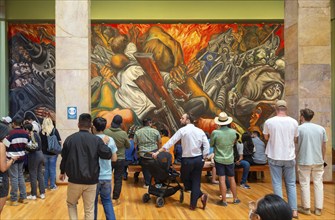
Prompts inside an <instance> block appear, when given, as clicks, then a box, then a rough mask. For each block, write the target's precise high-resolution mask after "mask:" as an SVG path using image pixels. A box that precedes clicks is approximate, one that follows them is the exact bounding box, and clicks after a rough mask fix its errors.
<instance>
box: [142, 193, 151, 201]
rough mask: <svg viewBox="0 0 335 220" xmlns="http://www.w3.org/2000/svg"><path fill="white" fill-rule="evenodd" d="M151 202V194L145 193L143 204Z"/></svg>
mask: <svg viewBox="0 0 335 220" xmlns="http://www.w3.org/2000/svg"><path fill="white" fill-rule="evenodd" d="M149 200H150V194H149V193H145V194H144V195H143V196H142V202H143V203H147V202H148V201H149Z"/></svg>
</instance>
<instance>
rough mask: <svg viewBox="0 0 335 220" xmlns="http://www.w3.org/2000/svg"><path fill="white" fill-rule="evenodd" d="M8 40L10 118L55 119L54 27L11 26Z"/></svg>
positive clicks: (35, 25)
mask: <svg viewBox="0 0 335 220" xmlns="http://www.w3.org/2000/svg"><path fill="white" fill-rule="evenodd" d="M8 38H9V44H8V48H9V103H10V115H11V116H12V117H20V118H24V117H25V116H26V115H27V114H30V115H31V117H32V118H33V119H35V120H37V119H38V120H39V121H40V122H41V118H43V117H45V116H47V115H50V116H51V118H52V119H53V120H55V26H54V25H53V24H10V25H9V27H8ZM36 118H37V119H36Z"/></svg>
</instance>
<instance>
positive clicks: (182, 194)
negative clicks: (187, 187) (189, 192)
mask: <svg viewBox="0 0 335 220" xmlns="http://www.w3.org/2000/svg"><path fill="white" fill-rule="evenodd" d="M179 202H180V203H183V202H184V191H183V190H180V196H179Z"/></svg>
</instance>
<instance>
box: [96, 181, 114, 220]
mask: <svg viewBox="0 0 335 220" xmlns="http://www.w3.org/2000/svg"><path fill="white" fill-rule="evenodd" d="M111 192H112V185H111V180H99V183H98V184H97V194H96V197H95V202H94V219H97V215H98V196H99V194H100V198H101V202H102V205H103V207H104V211H105V215H106V219H107V220H110V219H115V214H114V208H113V203H112V200H111Z"/></svg>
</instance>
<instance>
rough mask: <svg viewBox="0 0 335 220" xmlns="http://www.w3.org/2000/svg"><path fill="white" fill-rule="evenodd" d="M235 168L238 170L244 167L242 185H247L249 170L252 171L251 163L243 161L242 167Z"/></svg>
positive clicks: (241, 162)
mask: <svg viewBox="0 0 335 220" xmlns="http://www.w3.org/2000/svg"><path fill="white" fill-rule="evenodd" d="M235 167H237V168H239V167H242V168H243V173H242V180H241V182H240V184H244V183H246V182H247V178H248V174H249V170H250V163H249V162H248V161H246V160H241V161H240V165H235ZM237 181H238V180H237Z"/></svg>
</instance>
